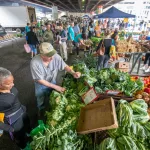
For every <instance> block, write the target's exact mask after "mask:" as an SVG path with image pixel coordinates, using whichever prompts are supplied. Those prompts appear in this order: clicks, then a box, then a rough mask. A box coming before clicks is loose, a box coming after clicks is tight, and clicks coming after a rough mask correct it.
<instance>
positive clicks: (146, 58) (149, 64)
mask: <svg viewBox="0 0 150 150" xmlns="http://www.w3.org/2000/svg"><path fill="white" fill-rule="evenodd" d="M147 61H148V66H150V53H146V55H145V60H144V65H146V64H147Z"/></svg>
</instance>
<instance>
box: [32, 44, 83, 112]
mask: <svg viewBox="0 0 150 150" xmlns="http://www.w3.org/2000/svg"><path fill="white" fill-rule="evenodd" d="M39 49H40V55H37V56H35V57H34V58H33V59H32V61H31V66H30V67H31V73H32V77H33V80H34V82H35V94H36V97H37V107H38V108H39V110H41V109H43V108H44V100H45V97H46V95H49V94H50V92H51V91H52V89H54V90H56V91H58V92H64V91H65V88H63V87H61V86H58V85H56V77H57V74H58V71H59V70H65V71H67V72H69V73H71V74H72V75H73V76H74V77H75V78H79V77H80V75H81V74H80V73H79V72H74V71H73V70H72V69H71V68H70V67H69V66H68V65H67V64H66V63H65V62H64V61H63V59H62V58H61V57H60V56H59V55H58V54H57V53H56V51H55V50H54V48H53V46H52V45H51V44H49V43H46V42H44V43H42V44H41V45H40V47H39Z"/></svg>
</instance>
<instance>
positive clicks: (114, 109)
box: [30, 57, 150, 150]
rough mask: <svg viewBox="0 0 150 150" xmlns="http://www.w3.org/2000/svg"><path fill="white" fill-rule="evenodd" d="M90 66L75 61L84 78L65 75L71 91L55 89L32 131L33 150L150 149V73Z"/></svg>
mask: <svg viewBox="0 0 150 150" xmlns="http://www.w3.org/2000/svg"><path fill="white" fill-rule="evenodd" d="M86 59H87V58H86ZM94 59H95V58H94V57H92V60H93V61H94ZM90 65H91V64H89V62H87V61H85V62H76V63H74V65H73V66H72V68H73V69H74V70H75V71H79V72H81V73H82V77H81V78H80V79H74V78H73V77H72V75H70V74H66V76H65V77H64V79H63V84H62V86H63V87H65V88H66V89H67V90H66V92H64V93H58V92H56V91H53V92H52V94H51V95H50V106H51V107H50V108H51V109H50V110H49V111H48V112H46V116H47V120H46V122H45V123H43V122H42V121H39V126H38V127H36V128H35V129H33V130H32V132H31V137H32V138H33V141H32V142H31V143H30V146H31V149H33V150H34V149H40V150H46V149H48V150H51V149H52V150H53V149H62V150H63V149H64V148H66V149H70V150H72V149H74V150H78V149H90V150H95V149H96V147H97V148H98V149H100V150H101V149H102V150H103V149H106V150H107V149H108V148H109V149H112V150H127V149H128V150H133V149H132V148H133V146H134V147H136V149H137V150H141V147H142V148H145V149H148V148H149V146H150V143H149V140H148V139H149V135H150V128H149V127H150V122H149V114H148V105H149V99H150V98H149V97H150V91H148V88H149V86H150V78H149V77H147V78H138V77H136V78H135V77H131V76H130V75H129V74H128V73H124V72H122V71H120V70H116V69H115V68H108V69H102V70H100V71H97V70H96V66H90ZM144 83H145V84H144ZM133 139H134V140H133ZM110 143H111V144H110ZM109 146H110V147H109ZM107 147H108V148H107Z"/></svg>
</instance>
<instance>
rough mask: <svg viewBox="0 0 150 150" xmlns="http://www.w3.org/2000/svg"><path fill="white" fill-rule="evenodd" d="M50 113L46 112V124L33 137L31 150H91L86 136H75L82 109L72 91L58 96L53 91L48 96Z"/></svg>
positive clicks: (89, 139) (82, 105) (89, 141)
mask: <svg viewBox="0 0 150 150" xmlns="http://www.w3.org/2000/svg"><path fill="white" fill-rule="evenodd" d="M50 105H51V111H50V112H46V115H47V122H46V125H44V127H43V130H42V131H41V132H38V133H37V134H35V135H33V136H32V137H33V141H32V142H31V144H30V145H31V148H32V149H33V150H81V149H84V148H86V149H91V147H92V141H91V138H90V137H89V136H88V135H77V133H76V124H77V120H78V117H79V112H80V108H81V107H84V104H83V103H81V100H80V98H79V96H78V95H76V94H74V93H73V91H70V90H69V91H66V92H65V93H64V94H60V93H58V92H56V91H53V92H52V94H51V96H50Z"/></svg>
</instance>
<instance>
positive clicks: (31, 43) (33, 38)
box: [26, 27, 39, 58]
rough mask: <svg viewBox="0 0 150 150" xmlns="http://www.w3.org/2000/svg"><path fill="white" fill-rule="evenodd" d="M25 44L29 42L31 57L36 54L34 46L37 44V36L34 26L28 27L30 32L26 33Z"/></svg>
mask: <svg viewBox="0 0 150 150" xmlns="http://www.w3.org/2000/svg"><path fill="white" fill-rule="evenodd" d="M26 40H27V44H29V46H30V48H31V58H33V56H35V55H36V54H37V49H36V46H37V45H38V44H39V41H38V38H37V36H36V34H35V32H34V28H33V27H31V28H30V32H28V33H27V35H26Z"/></svg>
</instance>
